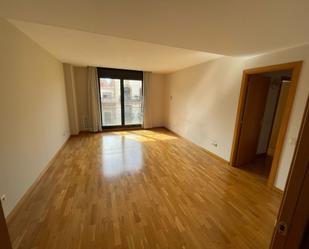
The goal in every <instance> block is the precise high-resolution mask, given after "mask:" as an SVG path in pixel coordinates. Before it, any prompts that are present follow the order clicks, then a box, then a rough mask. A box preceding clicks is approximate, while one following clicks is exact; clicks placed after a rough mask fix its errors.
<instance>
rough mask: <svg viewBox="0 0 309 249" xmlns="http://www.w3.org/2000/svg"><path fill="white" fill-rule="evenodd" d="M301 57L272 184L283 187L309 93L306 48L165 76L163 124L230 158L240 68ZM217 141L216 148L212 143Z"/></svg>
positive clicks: (308, 51) (221, 61) (223, 61)
mask: <svg viewBox="0 0 309 249" xmlns="http://www.w3.org/2000/svg"><path fill="white" fill-rule="evenodd" d="M298 60H304V64H303V68H302V72H301V76H300V80H299V84H298V88H297V92H296V96H295V101H294V105H293V109H292V114H291V117H290V122H289V126H288V130H287V135H286V139H285V143H284V146H283V151H282V157H281V160H280V163H279V169H278V174H277V178H276V181H275V186H277V187H278V188H280V189H284V186H285V182H286V179H287V174H288V171H289V167H290V164H291V160H292V156H293V153H294V149H295V144H291V143H289V142H288V141H291V140H292V141H293V140H294V139H295V138H296V137H297V135H298V131H299V128H300V124H301V118H302V115H303V112H304V108H305V103H306V98H307V96H308V92H309V65H308V63H309V46H308V45H306V46H302V47H298V48H292V49H288V50H284V51H279V52H275V53H270V54H264V55H261V56H257V57H252V58H222V59H218V60H215V61H212V62H208V63H204V64H201V65H197V66H194V67H191V68H188V69H184V70H181V71H178V72H175V73H172V74H170V75H168V76H167V82H166V83H167V85H166V92H167V94H166V98H165V105H166V108H165V111H166V113H165V124H166V126H167V127H168V128H169V129H171V130H173V131H175V132H177V133H179V134H180V135H182V136H184V137H185V138H187V139H189V140H191V141H192V142H194V143H196V144H198V145H201V146H203V147H204V148H206V149H207V150H209V151H211V152H213V153H215V154H217V155H219V156H221V157H222V158H224V159H226V160H229V159H230V153H231V145H232V140H233V132H234V126H235V120H236V110H237V103H238V98H239V92H240V85H241V76H242V71H243V69H245V68H255V67H260V66H267V65H273V64H279V63H286V62H292V61H298ZM213 142H215V143H218V147H215V146H212V143H213Z"/></svg>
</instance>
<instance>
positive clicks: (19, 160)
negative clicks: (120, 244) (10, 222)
mask: <svg viewBox="0 0 309 249" xmlns="http://www.w3.org/2000/svg"><path fill="white" fill-rule="evenodd" d="M0 36H1V39H0V54H1V57H0V75H1V83H0V114H1V122H0V140H1V143H0V195H3V194H5V195H6V200H5V201H4V202H3V207H4V212H5V214H6V215H8V214H9V212H10V211H11V210H12V209H13V208H14V206H15V205H16V203H17V202H18V201H19V200H20V198H21V197H22V195H23V194H24V193H25V192H26V191H27V190H28V188H29V187H30V185H31V184H32V183H33V182H34V181H35V179H36V178H37V177H38V176H39V174H40V173H41V172H42V170H43V169H44V167H45V166H46V165H47V164H48V162H49V161H50V159H51V158H52V157H53V156H54V155H55V153H56V152H57V151H58V149H59V148H60V147H61V146H62V145H63V144H64V142H65V141H66V139H67V138H68V136H69V125H68V118H67V103H66V96H65V85H64V77H63V68H62V64H61V63H60V62H58V61H57V60H56V59H54V58H53V57H52V56H51V55H50V54H49V53H47V52H46V51H45V50H43V49H42V48H40V47H39V46H38V45H36V44H35V43H34V42H32V41H31V40H30V39H29V38H27V37H26V36H25V35H24V34H23V33H21V32H20V31H18V30H17V29H15V28H14V27H13V26H12V25H10V24H9V23H8V22H6V21H4V20H3V19H0Z"/></svg>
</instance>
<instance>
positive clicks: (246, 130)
mask: <svg viewBox="0 0 309 249" xmlns="http://www.w3.org/2000/svg"><path fill="white" fill-rule="evenodd" d="M269 85H270V78H269V77H264V76H260V75H252V76H250V78H249V81H248V87H247V94H246V101H245V106H244V111H243V115H242V121H241V127H240V135H239V142H238V149H237V155H236V166H241V165H245V164H248V163H250V162H252V161H253V160H254V159H255V157H256V150H257V145H258V140H259V135H260V130H261V124H262V118H263V114H264V110H265V104H266V99H267V94H268V89H269Z"/></svg>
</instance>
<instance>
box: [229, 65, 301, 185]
mask: <svg viewBox="0 0 309 249" xmlns="http://www.w3.org/2000/svg"><path fill="white" fill-rule="evenodd" d="M302 63H303V62H302V61H296V62H290V63H284V64H277V65H271V66H265V67H258V68H251V69H246V70H244V71H243V76H242V83H241V88H240V96H239V100H238V107H237V116H236V123H235V128H234V137H233V144H232V149H231V158H230V165H231V166H233V167H236V156H237V152H238V144H239V138H240V127H241V119H242V117H243V113H244V107H245V101H246V95H247V88H248V80H249V77H250V75H254V74H261V73H269V72H276V71H286V70H291V71H292V77H291V85H290V88H289V92H288V97H287V102H286V104H285V108H284V113H283V116H282V121H281V125H280V129H279V134H278V138H277V142H276V147H275V152H274V157H273V160H272V165H271V170H270V174H269V177H268V185H269V186H273V185H274V181H275V178H276V175H277V169H278V164H279V160H280V156H281V152H282V147H283V143H284V138H285V134H286V130H287V127H288V121H289V118H290V114H291V110H292V106H293V102H294V97H295V92H296V88H297V84H298V80H299V75H300V71H301V67H302Z"/></svg>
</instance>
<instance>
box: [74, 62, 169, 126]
mask: <svg viewBox="0 0 309 249" xmlns="http://www.w3.org/2000/svg"><path fill="white" fill-rule="evenodd" d="M74 79H75V92H76V103H77V111H78V117H79V127H80V131H83V130H87V120H88V98H87V68H86V67H74ZM164 83H165V75H163V74H152V81H151V86H150V92H151V103H152V104H151V109H152V122H153V126H154V127H161V126H163V125H164V116H163V115H164V114H163V99H164V85H165V84H164Z"/></svg>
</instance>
